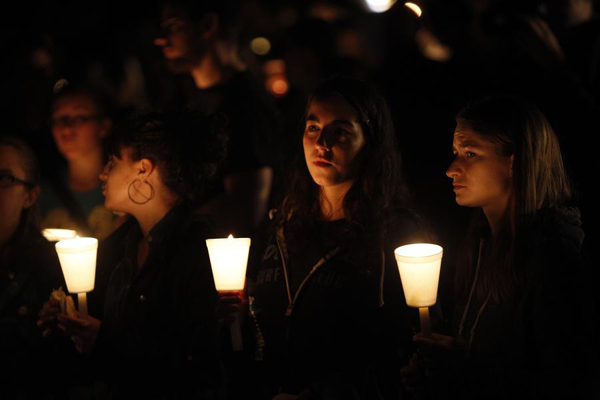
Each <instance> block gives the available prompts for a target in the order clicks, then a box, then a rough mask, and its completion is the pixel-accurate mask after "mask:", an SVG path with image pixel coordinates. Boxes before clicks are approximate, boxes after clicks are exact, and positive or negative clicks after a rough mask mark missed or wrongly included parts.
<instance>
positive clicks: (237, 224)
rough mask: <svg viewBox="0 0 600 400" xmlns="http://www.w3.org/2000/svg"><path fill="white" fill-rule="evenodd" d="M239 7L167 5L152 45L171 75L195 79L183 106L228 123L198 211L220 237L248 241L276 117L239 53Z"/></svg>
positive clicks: (264, 189) (268, 173) (264, 195)
mask: <svg viewBox="0 0 600 400" xmlns="http://www.w3.org/2000/svg"><path fill="white" fill-rule="evenodd" d="M240 8H241V4H240V2H237V1H218V0H213V1H203V2H197V1H185V0H181V1H177V0H173V1H167V2H165V4H164V6H163V9H162V23H161V26H162V29H163V35H162V36H161V37H159V38H156V40H155V44H156V45H157V46H159V47H160V48H161V50H162V53H163V55H164V57H165V59H166V61H167V64H168V66H169V68H170V70H171V71H173V72H174V73H177V74H187V75H189V76H190V77H191V78H192V80H193V85H190V87H189V88H188V89H189V90H188V92H187V93H186V97H187V100H186V103H187V104H186V105H187V106H188V107H190V108H192V109H195V110H199V111H200V112H202V113H203V114H205V115H209V114H213V113H217V112H223V113H224V114H225V115H226V116H227V118H228V119H229V126H228V131H229V145H228V155H227V160H226V162H225V165H224V168H223V171H222V173H221V176H220V179H219V181H218V182H217V183H216V185H215V187H214V188H213V189H212V191H211V192H210V193H208V194H207V197H206V199H205V201H204V204H203V205H202V207H201V211H202V212H204V213H207V214H208V215H210V216H211V217H213V218H214V220H215V222H216V224H217V233H218V234H219V235H222V236H227V235H229V234H230V233H232V234H233V235H234V236H249V235H251V234H252V233H253V232H254V230H255V228H256V227H257V226H258V224H259V223H260V221H261V220H262V219H263V218H264V217H265V216H266V211H267V207H268V205H269V199H270V195H271V188H272V183H273V179H274V178H273V174H274V169H273V168H274V166H275V164H277V159H276V156H278V153H279V152H278V149H277V148H276V147H275V145H274V143H275V140H276V139H277V135H278V133H279V130H280V126H281V122H280V117H279V112H278V110H277V108H276V107H275V106H274V104H273V102H272V100H271V99H270V98H269V96H268V94H267V93H266V91H265V90H264V89H263V87H262V85H261V84H260V83H259V82H258V81H257V80H256V79H255V78H254V77H253V76H252V75H251V73H250V72H249V71H247V69H246V65H245V64H244V63H243V62H242V60H241V59H240V57H239V54H238V51H239V49H238V42H237V41H238V34H239V30H240V26H239V22H238V18H239V16H238V13H239V10H240Z"/></svg>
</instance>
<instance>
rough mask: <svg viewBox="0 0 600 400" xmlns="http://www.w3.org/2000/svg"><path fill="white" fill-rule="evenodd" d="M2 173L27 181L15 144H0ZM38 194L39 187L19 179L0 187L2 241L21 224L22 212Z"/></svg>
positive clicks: (0, 240)
mask: <svg viewBox="0 0 600 400" xmlns="http://www.w3.org/2000/svg"><path fill="white" fill-rule="evenodd" d="M0 174H2V175H10V176H13V177H15V178H17V179H19V180H21V181H27V176H26V174H25V170H24V169H23V166H22V162H21V153H20V152H19V150H17V149H16V148H14V147H13V146H1V145H0ZM38 194H39V189H38V188H37V187H36V188H31V187H29V186H28V185H26V184H24V183H20V182H17V181H15V183H13V184H12V185H10V186H7V187H0V242H4V241H5V240H7V239H8V238H10V237H11V236H12V234H13V233H14V232H15V230H16V229H17V227H18V226H19V221H20V219H21V213H22V212H23V210H25V209H26V208H29V207H31V205H33V203H35V200H36V199H37V196H38Z"/></svg>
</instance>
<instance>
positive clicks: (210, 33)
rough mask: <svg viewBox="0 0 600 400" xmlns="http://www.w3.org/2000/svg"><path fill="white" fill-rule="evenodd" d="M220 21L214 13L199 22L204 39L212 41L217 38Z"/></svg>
mask: <svg viewBox="0 0 600 400" xmlns="http://www.w3.org/2000/svg"><path fill="white" fill-rule="evenodd" d="M220 25H221V20H220V19H219V16H218V15H217V14H216V13H214V12H209V13H208V14H206V15H205V16H204V17H203V18H202V21H200V31H201V33H202V37H203V38H204V39H212V38H214V37H216V36H217V32H218V31H219V29H220Z"/></svg>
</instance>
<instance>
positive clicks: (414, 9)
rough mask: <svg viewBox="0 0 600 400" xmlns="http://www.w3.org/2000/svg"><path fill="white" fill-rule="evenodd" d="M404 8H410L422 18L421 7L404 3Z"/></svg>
mask: <svg viewBox="0 0 600 400" xmlns="http://www.w3.org/2000/svg"><path fill="white" fill-rule="evenodd" d="M404 6H405V7H407V8H410V9H411V10H412V11H413V12H414V13H415V14H417V17H419V18H420V17H421V14H423V11H421V7H419V6H418V5H416V4H415V3H404Z"/></svg>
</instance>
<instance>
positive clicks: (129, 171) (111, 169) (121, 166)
mask: <svg viewBox="0 0 600 400" xmlns="http://www.w3.org/2000/svg"><path fill="white" fill-rule="evenodd" d="M138 174H139V162H135V161H133V160H132V159H131V149H129V148H121V154H120V156H119V157H117V156H114V155H113V156H111V157H110V158H109V160H108V162H107V163H106V165H105V166H104V170H103V171H102V173H101V174H100V180H101V181H102V194H103V195H104V197H105V200H104V206H105V207H106V209H107V210H111V211H117V212H127V213H130V212H131V206H132V204H133V203H132V202H131V200H130V199H129V195H128V189H129V185H130V184H131V183H132V182H134V181H135V180H136V179H137V178H138Z"/></svg>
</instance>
